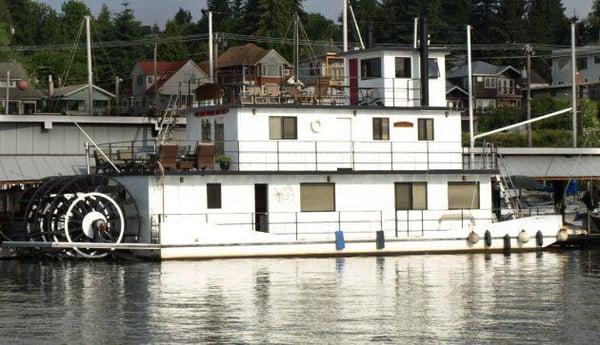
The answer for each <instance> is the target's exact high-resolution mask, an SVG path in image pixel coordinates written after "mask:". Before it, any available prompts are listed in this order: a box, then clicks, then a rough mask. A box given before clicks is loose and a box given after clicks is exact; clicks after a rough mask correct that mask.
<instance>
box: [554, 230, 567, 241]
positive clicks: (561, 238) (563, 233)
mask: <svg viewBox="0 0 600 345" xmlns="http://www.w3.org/2000/svg"><path fill="white" fill-rule="evenodd" d="M556 239H557V240H558V242H566V241H567V240H568V239H569V233H568V232H567V229H560V230H559V231H558V234H556Z"/></svg>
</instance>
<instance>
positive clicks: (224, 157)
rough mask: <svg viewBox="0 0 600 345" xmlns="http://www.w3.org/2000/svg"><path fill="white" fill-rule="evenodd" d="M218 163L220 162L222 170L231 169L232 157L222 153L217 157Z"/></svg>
mask: <svg viewBox="0 0 600 345" xmlns="http://www.w3.org/2000/svg"><path fill="white" fill-rule="evenodd" d="M217 163H219V167H221V170H229V164H231V158H229V156H227V155H222V156H219V157H218V158H217Z"/></svg>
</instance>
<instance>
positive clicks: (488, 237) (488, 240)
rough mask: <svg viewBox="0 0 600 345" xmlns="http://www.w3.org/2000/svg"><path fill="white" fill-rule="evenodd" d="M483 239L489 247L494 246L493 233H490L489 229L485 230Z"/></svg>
mask: <svg viewBox="0 0 600 345" xmlns="http://www.w3.org/2000/svg"><path fill="white" fill-rule="evenodd" d="M483 239H484V240H485V246H486V247H488V248H489V247H491V246H492V234H491V233H490V231H489V230H486V231H485V235H483Z"/></svg>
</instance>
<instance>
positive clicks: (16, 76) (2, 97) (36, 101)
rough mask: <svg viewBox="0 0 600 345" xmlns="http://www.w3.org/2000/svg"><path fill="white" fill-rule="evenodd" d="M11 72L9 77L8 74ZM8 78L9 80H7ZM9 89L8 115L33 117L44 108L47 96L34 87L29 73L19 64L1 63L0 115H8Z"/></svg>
mask: <svg viewBox="0 0 600 345" xmlns="http://www.w3.org/2000/svg"><path fill="white" fill-rule="evenodd" d="M7 72H9V75H8V74H7ZM7 77H8V78H7ZM7 87H8V113H9V114H11V115H31V114H34V113H36V112H38V111H39V109H40V108H41V107H42V105H43V102H44V98H45V97H46V94H45V92H44V91H42V90H37V89H35V88H34V87H33V83H32V80H31V78H30V76H29V75H28V74H27V71H25V69H24V68H23V65H21V64H20V63H18V62H0V113H1V114H6V103H7V93H6V89H7Z"/></svg>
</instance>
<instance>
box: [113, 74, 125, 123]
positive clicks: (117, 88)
mask: <svg viewBox="0 0 600 345" xmlns="http://www.w3.org/2000/svg"><path fill="white" fill-rule="evenodd" d="M122 81H123V80H122V79H121V78H119V77H117V78H116V79H115V102H116V108H117V115H119V114H120V111H119V110H120V105H121V104H120V103H119V89H120V83H121V82H122Z"/></svg>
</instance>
